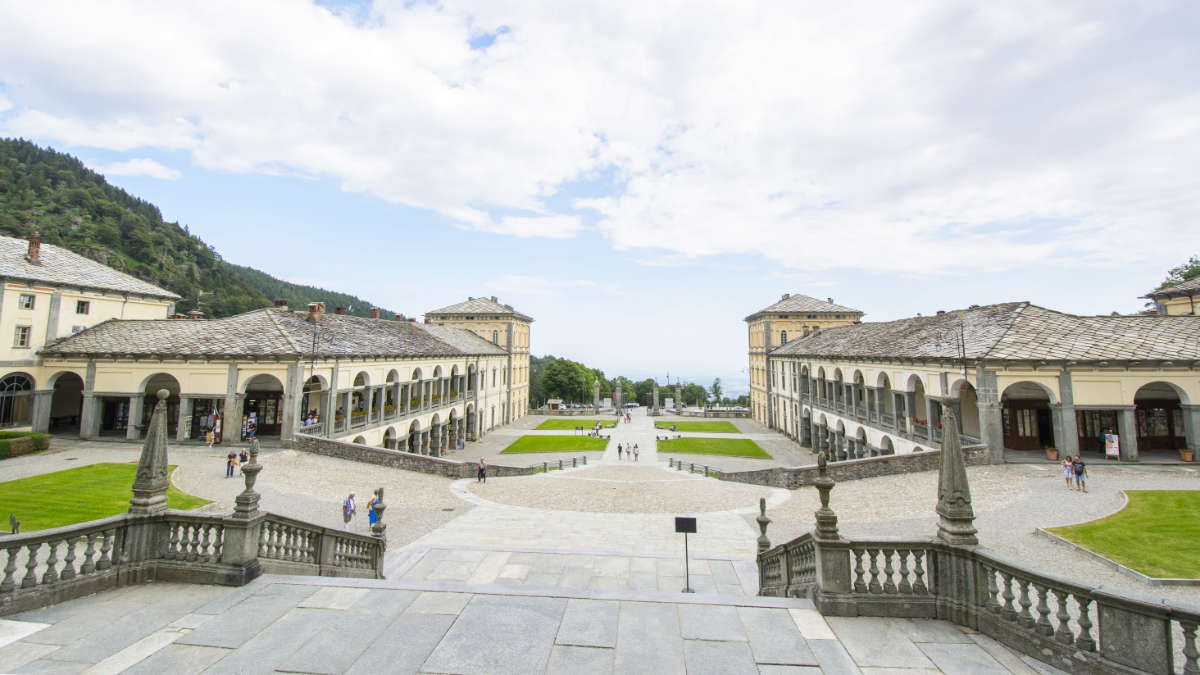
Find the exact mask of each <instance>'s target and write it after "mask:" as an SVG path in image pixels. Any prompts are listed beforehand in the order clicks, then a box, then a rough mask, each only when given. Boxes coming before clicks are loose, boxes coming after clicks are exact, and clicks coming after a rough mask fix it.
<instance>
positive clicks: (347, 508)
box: [342, 492, 357, 531]
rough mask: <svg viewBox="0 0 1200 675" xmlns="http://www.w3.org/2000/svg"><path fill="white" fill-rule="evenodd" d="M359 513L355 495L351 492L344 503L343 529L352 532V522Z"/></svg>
mask: <svg viewBox="0 0 1200 675" xmlns="http://www.w3.org/2000/svg"><path fill="white" fill-rule="evenodd" d="M356 512H357V507H356V506H355V504H354V493H353V492H351V493H350V496H349V497H346V499H345V500H343V501H342V529H343V530H346V531H349V530H350V521H351V520H352V519H353V518H354V514H355V513H356Z"/></svg>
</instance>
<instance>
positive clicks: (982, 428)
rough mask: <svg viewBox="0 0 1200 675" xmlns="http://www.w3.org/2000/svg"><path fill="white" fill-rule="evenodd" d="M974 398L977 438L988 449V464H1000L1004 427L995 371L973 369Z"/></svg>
mask: <svg viewBox="0 0 1200 675" xmlns="http://www.w3.org/2000/svg"><path fill="white" fill-rule="evenodd" d="M975 396H976V401H977V404H978V406H979V438H980V440H981V441H982V443H983V444H984V445H986V446H987V448H988V462H989V463H991V464H1000V463H1002V462H1004V426H1003V421H1002V419H1001V416H1000V391H999V388H998V387H997V385H996V373H995V371H990V370H984V369H983V368H982V367H979V368H976V369H975Z"/></svg>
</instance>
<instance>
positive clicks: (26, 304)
mask: <svg viewBox="0 0 1200 675" xmlns="http://www.w3.org/2000/svg"><path fill="white" fill-rule="evenodd" d="M17 307H20V308H21V309H33V294H32V293H22V294H21V297H20V298H19V299H18V300H17Z"/></svg>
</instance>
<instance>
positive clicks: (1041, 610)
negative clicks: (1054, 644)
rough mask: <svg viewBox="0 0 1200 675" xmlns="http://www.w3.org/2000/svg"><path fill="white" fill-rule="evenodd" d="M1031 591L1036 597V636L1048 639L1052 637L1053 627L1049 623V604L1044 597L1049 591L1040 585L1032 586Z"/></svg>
mask: <svg viewBox="0 0 1200 675" xmlns="http://www.w3.org/2000/svg"><path fill="white" fill-rule="evenodd" d="M1033 589H1034V590H1035V591H1037V595H1038V603H1037V612H1038V620H1037V633H1038V635H1044V636H1046V637H1050V636H1051V635H1054V626H1053V625H1051V623H1050V603H1049V602H1048V598H1047V597H1046V596H1048V595H1049V594H1050V590H1049V589H1048V588H1046V587H1045V586H1043V585H1041V584H1034V585H1033Z"/></svg>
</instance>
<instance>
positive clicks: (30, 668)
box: [13, 659, 92, 675]
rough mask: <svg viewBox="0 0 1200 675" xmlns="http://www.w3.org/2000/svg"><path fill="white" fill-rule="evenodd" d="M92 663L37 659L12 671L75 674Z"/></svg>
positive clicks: (52, 674)
mask: <svg viewBox="0 0 1200 675" xmlns="http://www.w3.org/2000/svg"><path fill="white" fill-rule="evenodd" d="M91 665H92V664H90V663H82V662H80V661H51V660H48V659H37V660H36V661H30V662H29V663H26V664H25V665H23V666H21V667H20V668H17V669H16V670H14V671H13V672H14V673H40V674H43V675H75V673H82V672H83V671H84V670H86V669H87V668H90V667H91Z"/></svg>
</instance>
